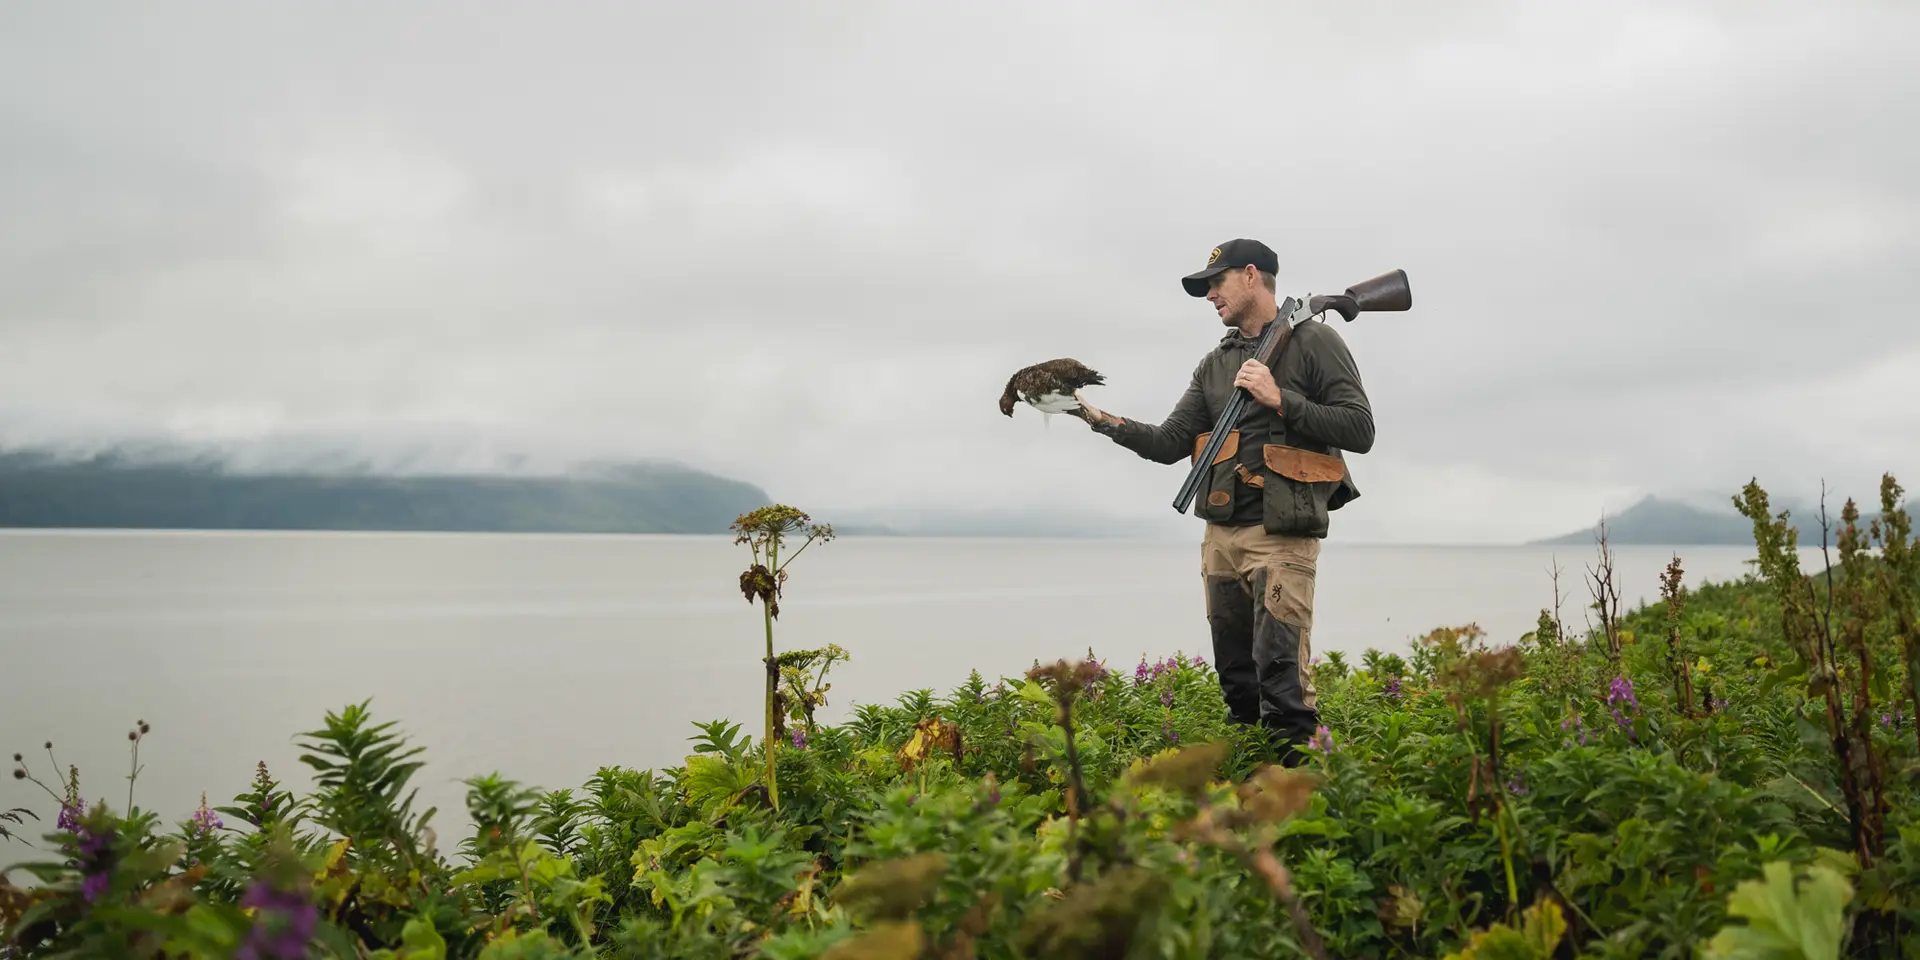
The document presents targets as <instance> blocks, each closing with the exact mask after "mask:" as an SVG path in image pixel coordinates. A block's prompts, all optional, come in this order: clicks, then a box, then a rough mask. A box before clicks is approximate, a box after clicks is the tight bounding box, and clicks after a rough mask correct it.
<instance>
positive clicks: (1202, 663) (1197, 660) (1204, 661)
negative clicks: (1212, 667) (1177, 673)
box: [1193, 654, 1207, 668]
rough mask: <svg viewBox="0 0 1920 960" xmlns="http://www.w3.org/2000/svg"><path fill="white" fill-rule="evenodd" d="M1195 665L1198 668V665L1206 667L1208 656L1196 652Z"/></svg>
mask: <svg viewBox="0 0 1920 960" xmlns="http://www.w3.org/2000/svg"><path fill="white" fill-rule="evenodd" d="M1193 665H1194V667H1196V668H1198V667H1204V666H1206V665H1207V658H1206V657H1202V656H1200V655H1198V654H1195V655H1194V658H1193Z"/></svg>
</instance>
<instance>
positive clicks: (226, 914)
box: [0, 478, 1920, 960]
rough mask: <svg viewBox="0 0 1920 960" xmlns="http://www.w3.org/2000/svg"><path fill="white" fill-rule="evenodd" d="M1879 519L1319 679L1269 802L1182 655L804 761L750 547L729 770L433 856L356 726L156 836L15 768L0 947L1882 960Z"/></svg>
mask: <svg viewBox="0 0 1920 960" xmlns="http://www.w3.org/2000/svg"><path fill="white" fill-rule="evenodd" d="M1880 495H1881V496H1880V499H1881V507H1882V511H1881V515H1880V517H1879V518H1877V519H1875V520H1872V521H1870V522H1867V523H1866V525H1865V526H1862V521H1861V518H1860V517H1859V516H1858V515H1857V512H1856V510H1855V509H1854V506H1853V504H1852V503H1851V502H1849V503H1848V505H1847V507H1846V509H1845V510H1843V511H1842V514H1841V518H1840V522H1839V526H1838V530H1837V532H1836V534H1835V535H1834V537H1833V542H1834V544H1835V548H1834V553H1833V558H1834V562H1833V565H1832V567H1831V569H1828V568H1827V566H1826V564H1824V563H1823V564H1822V565H1821V569H1819V570H1817V571H1814V572H1812V573H1811V574H1809V573H1807V572H1805V571H1802V570H1801V569H1800V568H1799V558H1798V556H1797V555H1796V554H1794V553H1792V552H1790V551H1789V550H1787V549H1785V548H1784V545H1785V544H1786V543H1789V542H1791V540H1790V531H1791V528H1790V527H1789V525H1788V523H1787V518H1786V517H1784V516H1782V515H1775V514H1773V513H1771V512H1770V511H1771V508H1770V507H1769V505H1768V503H1767V499H1766V495H1765V493H1764V491H1762V490H1761V489H1760V488H1759V487H1758V486H1757V485H1750V486H1749V487H1748V488H1747V489H1745V490H1744V491H1742V494H1741V496H1740V497H1739V498H1738V500H1737V501H1736V503H1737V504H1738V506H1739V508H1740V509H1741V510H1742V511H1743V513H1744V514H1745V515H1746V516H1747V517H1748V519H1749V521H1750V523H1751V526H1750V531H1751V534H1752V537H1753V543H1754V546H1755V556H1756V561H1757V562H1756V569H1755V572H1754V573H1753V574H1752V575H1750V576H1748V577H1746V578H1744V579H1742V580H1741V581H1739V582H1734V583H1725V584H1708V585H1704V586H1701V587H1699V588H1697V589H1694V590H1687V589H1684V588H1683V587H1682V583H1683V577H1682V574H1683V572H1684V569H1683V558H1678V557H1676V558H1675V561H1674V563H1673V565H1672V566H1670V567H1669V569H1668V571H1667V573H1666V575H1665V576H1663V578H1662V584H1661V587H1662V599H1661V600H1660V601H1659V602H1657V603H1654V604H1652V605H1649V606H1647V607H1645V608H1642V609H1636V610H1630V611H1626V612H1624V613H1622V612H1620V611H1619V610H1618V609H1617V601H1618V595H1617V593H1616V592H1615V586H1614V584H1613V581H1612V569H1611V554H1610V547H1609V544H1608V542H1607V541H1606V540H1604V539H1602V541H1601V542H1600V544H1599V558H1598V561H1597V563H1596V564H1595V565H1594V567H1593V568H1592V569H1591V571H1590V577H1589V588H1590V592H1591V593H1592V594H1593V595H1594V600H1595V603H1594V605H1593V608H1592V610H1591V612H1592V614H1593V615H1594V617H1595V619H1597V620H1598V621H1599V622H1598V624H1597V625H1596V626H1594V627H1593V628H1591V629H1585V630H1577V631H1576V630H1570V629H1568V628H1567V626H1566V623H1565V620H1564V619H1563V617H1562V616H1561V615H1560V612H1559V611H1558V610H1555V609H1546V610H1542V611H1541V614H1540V618H1539V621H1538V625H1537V629H1535V630H1534V631H1532V632H1530V633H1528V634H1527V635H1526V636H1525V637H1522V638H1519V639H1518V640H1517V642H1515V643H1513V644H1511V645H1505V646H1501V645H1489V644H1488V643H1487V638H1486V637H1485V636H1484V634H1483V632H1482V631H1481V630H1480V629H1478V628H1477V627H1475V626H1473V625H1471V624H1469V625H1465V626H1459V627H1444V628H1440V629H1436V630H1434V631H1432V632H1431V633H1430V634H1428V635H1427V636H1425V637H1423V638H1421V639H1420V640H1419V641H1418V642H1416V643H1415V644H1413V645H1412V646H1411V647H1410V648H1409V649H1408V650H1406V651H1404V652H1403V653H1388V652H1382V651H1377V650H1370V651H1367V652H1366V653H1365V654H1364V655H1363V656H1361V657H1358V658H1348V657H1341V656H1335V655H1329V656H1328V657H1327V658H1326V660H1325V661H1324V662H1322V663H1320V664H1319V665H1318V668H1317V671H1316V680H1317V685H1318V687H1319V690H1320V704H1321V710H1322V714H1323V719H1324V722H1325V727H1324V728H1323V729H1322V730H1321V731H1320V732H1319V733H1318V734H1317V735H1316V737H1315V739H1314V742H1313V744H1312V759H1311V761H1310V763H1309V765H1308V766H1306V767H1303V768H1299V769H1294V770H1285V769H1282V768H1280V767H1277V766H1274V765H1272V764H1271V763H1270V762H1269V760H1270V757H1271V756H1272V748H1271V746H1270V745H1269V744H1267V743H1265V742H1263V741H1262V740H1261V739H1260V738H1259V737H1257V736H1255V735H1253V733H1252V732H1251V731H1248V730H1246V729H1244V728H1236V727H1234V726H1233V725H1231V724H1229V723H1228V722H1227V720H1226V711H1225V707H1224V705H1223V703H1222V702H1221V699H1220V696H1219V692H1218V689H1217V687H1216V679H1215V676H1214V675H1213V673H1212V672H1211V670H1210V669H1209V667H1208V665H1207V664H1206V663H1205V662H1204V661H1203V660H1201V659H1199V658H1189V657H1185V656H1177V657H1174V658H1172V659H1170V660H1167V661H1163V662H1160V663H1148V662H1146V661H1144V660H1143V661H1142V662H1140V663H1139V664H1137V665H1133V666H1131V667H1130V668H1123V667H1110V666H1108V665H1107V664H1105V663H1103V662H1101V661H1099V660H1096V659H1093V657H1092V654H1091V652H1089V656H1088V658H1087V659H1078V658H1075V659H1061V660H1057V661H1054V662H1049V663H1040V662H1036V663H1035V664H1034V667H1033V669H1032V670H1030V671H1028V672H1027V673H1026V674H1025V675H1023V676H1014V677H1006V678H1001V679H998V680H988V679H987V678H984V677H981V676H979V675H978V674H976V675H974V676H973V677H971V678H970V679H969V680H968V681H967V682H966V683H964V684H962V685H960V686H959V687H957V688H956V689H954V690H951V691H949V692H948V693H947V694H945V695H936V694H935V693H934V692H933V691H931V690H915V691H910V692H907V693H905V694H902V695H901V696H899V697H898V699H897V701H896V702H894V703H892V704H861V705H858V706H856V707H855V708H854V709H853V710H852V715H851V717H850V718H849V719H847V720H846V721H845V722H843V723H841V724H838V725H828V724H818V723H816V722H815V721H814V717H813V711H814V709H815V707H817V706H819V705H821V704H823V703H824V702H825V698H824V691H825V689H826V684H825V676H826V673H827V671H828V670H829V668H830V667H831V666H832V665H833V664H834V663H836V662H838V661H840V660H842V659H844V658H845V656H846V651H844V650H840V649H839V648H837V647H836V648H829V649H827V650H821V651H797V652H787V653H780V652H776V651H775V650H774V649H773V648H772V640H771V637H772V631H771V624H772V622H773V613H774V612H775V610H774V603H775V602H776V600H777V597H778V590H777V587H778V585H779V583H780V582H781V577H780V574H781V573H783V572H784V566H785V565H784V564H782V563H780V562H778V557H777V556H776V555H775V554H774V553H773V551H771V550H765V548H766V547H767V546H768V545H769V543H770V542H769V541H764V540H763V541H762V542H761V543H760V544H759V545H758V546H757V547H756V549H755V552H754V557H753V566H752V567H751V568H749V570H748V571H747V574H746V575H743V577H742V578H741V588H742V591H743V593H744V594H746V598H745V599H746V601H747V602H748V603H749V604H750V605H751V604H752V603H754V602H755V601H759V602H760V603H761V604H762V606H763V610H762V611H760V616H759V617H758V619H759V620H760V624H758V626H760V627H761V628H762V629H761V630H759V631H756V634H758V635H755V636H752V637H751V643H752V645H753V646H754V647H761V646H763V645H764V646H765V647H766V650H765V657H764V660H765V662H766V663H767V664H768V667H769V672H768V686H769V691H770V694H771V695H770V698H769V703H770V707H769V711H768V716H767V718H766V723H767V724H768V725H769V726H772V727H773V728H774V731H775V732H774V734H772V735H767V736H764V737H763V738H762V739H761V741H760V742H759V743H755V742H754V741H753V739H752V738H750V737H746V736H742V734H741V728H740V725H739V724H736V723H732V722H728V721H725V720H719V721H713V722H708V723H701V724H697V725H696V729H697V733H696V734H695V736H693V737H692V738H691V751H690V753H689V755H688V756H687V757H686V759H685V761H684V762H683V763H682V764H681V765H678V766H675V767H671V768H668V769H663V770H657V771H636V770H629V769H623V768H614V767H609V768H604V769H602V770H600V771H598V772H597V773H596V774H595V775H594V777H593V778H591V779H590V780H589V781H588V782H587V783H585V784H584V785H582V786H581V787H579V788H577V789H576V788H565V789H555V790H540V789H535V788H531V787H527V786H525V785H522V784H519V783H516V782H514V781H512V780H510V779H506V778H504V777H501V776H499V775H497V774H489V775H485V776H478V777H474V778H472V779H470V780H468V781H466V782H467V786H468V794H467V813H468V815H469V817H470V819H471V820H472V822H473V828H472V829H471V831H470V832H468V835H467V836H465V837H463V838H462V839H461V841H460V842H459V844H458V846H457V849H456V850H454V851H452V852H451V853H445V852H442V851H440V850H438V849H436V841H435V837H434V834H433V833H432V831H431V829H430V827H429V823H430V821H431V819H432V816H433V811H431V810H428V811H416V810H415V809H414V806H413V802H412V801H413V793H412V789H411V786H410V784H411V783H412V782H413V781H414V778H415V777H416V776H417V775H418V773H419V770H420V769H421V767H420V764H421V762H422V758H421V756H420V755H419V754H418V753H417V748H412V747H409V746H408V745H407V744H406V742H405V740H404V738H403V737H402V736H401V734H400V733H399V732H398V731H397V730H396V728H394V727H392V726H390V725H388V724H384V723H376V722H375V721H374V720H373V718H372V716H371V715H370V713H369V712H368V710H367V706H366V704H358V705H354V706H350V707H348V708H346V709H344V710H342V711H341V712H339V713H337V714H330V715H329V716H328V717H327V718H326V722H325V724H324V725H323V726H322V727H320V728H319V729H316V730H314V731H312V732H310V733H308V734H306V735H305V737H304V739H303V741H302V749H303V751H304V758H305V761H306V763H307V764H308V765H309V766H311V767H312V768H313V769H314V770H315V772H316V775H317V776H316V781H317V782H316V785H315V787H314V788H313V790H312V791H311V792H309V793H308V794H306V795H304V796H300V797H295V796H292V795H290V794H289V792H288V791H286V790H285V789H284V788H283V787H282V786H281V785H280V784H279V783H278V782H277V781H276V780H275V779H274V777H273V775H272V774H271V773H270V772H269V771H267V770H266V769H265V767H264V766H262V767H261V768H260V769H259V770H258V777H257V779H256V782H255V784H254V787H253V789H252V790H250V791H249V792H248V793H246V794H244V795H242V796H240V797H237V798H235V799H234V801H233V802H232V803H231V804H229V805H225V806H220V807H215V808H208V807H207V806H206V805H205V804H203V805H202V809H200V810H199V811H196V812H195V813H194V814H193V815H192V816H191V817H189V818H187V819H185V820H182V821H180V822H178V823H175V824H171V825H169V824H166V823H163V822H162V821H161V820H160V818H159V817H158V816H157V815H156V814H155V813H154V812H153V811H148V810H143V809H140V808H138V807H137V806H135V804H134V802H135V800H136V799H137V797H136V796H135V795H134V794H132V793H131V789H130V792H129V794H128V796H127V798H126V801H127V802H126V805H125V806H124V807H121V808H120V809H118V810H116V809H114V807H113V805H112V803H111V802H109V801H108V800H107V799H106V796H107V794H108V793H109V792H110V791H112V792H114V793H116V795H117V791H118V787H117V786H116V785H115V784H114V779H117V778H102V779H99V780H94V779H89V780H87V781H82V780H81V778H80V776H79V773H78V771H73V770H71V768H69V769H68V770H66V771H64V772H63V771H62V770H61V769H60V767H59V764H58V761H57V760H56V759H54V757H53V751H52V747H51V745H48V749H47V753H48V759H49V760H51V761H53V763H54V772H53V774H52V775H50V776H46V777H42V775H41V774H40V773H38V772H37V771H38V770H39V769H40V766H41V765H40V763H39V762H38V761H37V760H36V761H27V760H25V759H24V758H21V757H16V760H18V761H19V762H20V767H19V772H18V773H17V774H16V776H18V777H21V778H22V779H23V780H25V781H27V782H29V783H32V784H40V785H41V786H42V787H43V789H44V790H45V797H47V798H48V801H50V802H51V803H53V804H55V805H56V806H57V807H58V814H57V822H56V825H55V828H54V829H53V830H51V831H50V832H46V833H45V834H44V841H43V842H42V844H41V846H40V847H39V849H38V850H37V851H36V852H35V855H34V856H33V857H31V858H30V860H31V866H30V867H28V869H30V870H31V871H32V873H33V875H34V876H35V877H37V878H38V880H39V883H38V885H36V886H32V887H18V886H12V885H7V884H0V931H3V932H4V936H5V938H6V940H5V942H7V943H8V944H10V945H11V949H12V950H14V951H16V953H17V955H19V956H32V957H41V956H129V957H136V956H137V957H155V956H161V955H166V956H175V957H195V958H199V957H225V956H243V957H269V956H274V957H287V956H336V957H369V958H383V960H399V958H416V960H417V958H441V957H474V956H478V957H484V958H488V960H504V958H518V957H607V958H652V957H661V958H664V957H676V958H730V957H765V958H801V957H827V958H841V960H845V958H965V957H994V958H1001V957H1088V958H1091V957H1128V958H1144V957H1168V958H1197V957H1295V956H1312V957H1459V958H1468V957H1472V958H1483V960H1484V958H1496V957H1497V958H1508V957H1512V958H1522V957H1536V958H1545V957H1550V956H1551V957H1572V956H1580V957H1595V958H1599V957H1621V958H1625V957H1755V958H1758V957H1769V958H1832V957H1838V956H1841V955H1842V954H1843V953H1844V954H1845V955H1847V956H1876V957H1878V956H1884V957H1891V956H1900V955H1902V951H1903V950H1904V952H1905V955H1909V956H1911V955H1915V954H1916V953H1917V952H1920V926H1917V925H1920V812H1917V808H1916V805H1915V803H1914V799H1915V787H1914V784H1915V774H1916V772H1920V727H1916V724H1915V714H1916V708H1917V707H1920V689H1917V688H1916V679H1917V678H1920V670H1916V667H1920V626H1917V625H1916V606H1917V604H1916V597H1917V596H1920V555H1916V553H1915V551H1914V545H1913V543H1912V536H1911V530H1910V524H1909V522H1908V518H1907V515H1906V514H1905V513H1903V512H1901V511H1899V510H1898V509H1897V505H1898V504H1899V503H1900V502H1901V501H1900V489H1899V487H1898V486H1897V484H1895V483H1894V482H1893V480H1892V479H1891V478H1888V479H1887V480H1886V481H1885V483H1884V484H1883V487H1882V490H1881V491H1880ZM736 524H737V525H738V526H739V528H740V529H741V531H742V535H743V537H746V538H747V539H748V540H749V541H752V539H753V536H754V534H753V531H759V533H760V535H761V536H763V537H764V536H765V534H766V531H768V530H770V529H778V530H779V531H781V533H782V534H783V535H793V534H796V533H799V532H803V531H808V530H810V529H811V528H812V527H813V524H812V522H811V520H810V519H809V518H807V517H806V516H805V515H804V514H802V513H800V512H799V511H795V510H792V509H791V508H787V507H783V506H774V507H769V508H765V509H764V510H762V511H756V512H755V513H754V514H751V515H745V516H741V517H739V518H737V519H736ZM780 549H782V550H785V549H786V548H785V547H784V546H783V547H781V548H780ZM763 551H764V552H763ZM1870 551H1877V553H1875V552H1870ZM796 553H797V552H796ZM793 555H794V554H788V555H787V557H788V559H791V557H792V556H793ZM1556 589H1557V588H1556ZM1543 592H1544V591H1543ZM1556 606H1557V604H1556ZM763 641H764V643H763ZM748 644H749V638H748V636H747V634H746V630H745V629H743V631H742V638H741V640H740V649H741V655H742V656H743V657H744V656H746V655H747V651H748V649H749V646H748ZM1063 652H1064V651H1063ZM855 655H857V651H855ZM776 666H780V667H792V668H793V669H792V670H791V671H788V670H784V669H783V670H781V671H779V673H778V675H777V677H776V674H775V671H774V668H775V667H776ZM815 671H817V672H815ZM776 682H777V688H776ZM789 720H794V721H798V722H797V723H796V724H795V725H794V726H793V727H791V729H788V728H787V727H785V726H775V725H776V724H785V723H786V722H787V721H789ZM781 731H786V732H785V733H784V734H782V733H781ZM147 735H148V730H147V729H146V725H145V724H144V723H142V724H139V725H137V726H136V727H135V728H134V730H133V731H131V732H130V734H129V737H130V740H131V743H132V747H133V748H134V749H135V750H137V749H138V747H139V744H140V742H141V741H142V740H143V739H144V738H145V737H146V736H147ZM135 757H136V759H135V764H134V767H133V769H132V772H131V773H130V774H129V775H128V776H127V777H126V779H127V780H128V781H129V788H131V784H132V782H133V781H134V780H136V779H137V775H138V763H137V754H136V755H135ZM769 764H771V766H769ZM88 783H91V784H94V786H91V787H88V786H86V784H88ZM776 786H777V800H776V794H775V790H776ZM83 788H84V789H83ZM89 794H90V795H91V796H89ZM43 802H47V801H43ZM35 817H37V814H36V813H34V812H32V811H31V810H29V809H26V808H21V809H19V810H16V811H15V812H14V813H13V814H12V818H11V819H6V818H4V817H0V830H6V829H12V830H13V834H9V836H14V835H15V834H26V833H28V832H29V831H27V830H25V829H24V825H25V824H26V823H28V822H31V821H33V819H34V818H35ZM10 825H11V826H10ZM42 829H44V828H42ZM17 839H19V840H20V842H26V839H25V837H24V836H20V837H17Z"/></svg>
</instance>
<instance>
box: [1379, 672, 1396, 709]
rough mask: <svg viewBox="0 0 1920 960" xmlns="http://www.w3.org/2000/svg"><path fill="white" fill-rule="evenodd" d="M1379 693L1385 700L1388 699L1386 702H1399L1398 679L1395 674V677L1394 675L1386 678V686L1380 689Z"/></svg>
mask: <svg viewBox="0 0 1920 960" xmlns="http://www.w3.org/2000/svg"><path fill="white" fill-rule="evenodd" d="M1381 692H1383V693H1385V694H1386V695H1387V699H1388V700H1392V701H1394V702H1395V703H1398V702H1400V677H1399V675H1397V674H1396V675H1394V676H1391V677H1388V678H1387V682H1386V685H1385V686H1384V687H1382V688H1381Z"/></svg>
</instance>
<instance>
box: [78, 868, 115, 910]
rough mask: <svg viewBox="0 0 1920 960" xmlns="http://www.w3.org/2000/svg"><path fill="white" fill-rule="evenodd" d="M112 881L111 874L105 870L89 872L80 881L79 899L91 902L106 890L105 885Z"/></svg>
mask: <svg viewBox="0 0 1920 960" xmlns="http://www.w3.org/2000/svg"><path fill="white" fill-rule="evenodd" d="M111 883H113V876H112V875H111V874H109V873H107V872H106V871H104V870H103V871H101V872H99V873H89V874H87V877H86V879H85V880H82V881H80V899H82V900H85V901H87V902H88V903H92V902H94V901H95V900H98V899H100V897H101V895H102V894H105V893H106V892H107V886H108V885H109V884H111Z"/></svg>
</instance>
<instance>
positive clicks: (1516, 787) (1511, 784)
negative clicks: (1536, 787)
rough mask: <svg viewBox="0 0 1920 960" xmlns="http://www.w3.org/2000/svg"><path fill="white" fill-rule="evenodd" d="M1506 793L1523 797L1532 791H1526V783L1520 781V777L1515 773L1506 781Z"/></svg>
mask: <svg viewBox="0 0 1920 960" xmlns="http://www.w3.org/2000/svg"><path fill="white" fill-rule="evenodd" d="M1507 792H1508V793H1511V794H1513V795H1514V796H1516V797H1524V796H1526V795H1527V794H1528V793H1531V792H1532V791H1530V790H1528V789H1527V784H1526V781H1524V780H1522V779H1521V777H1520V775H1519V774H1517V773H1516V774H1514V775H1513V776H1512V777H1511V778H1509V779H1508V780H1507Z"/></svg>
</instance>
